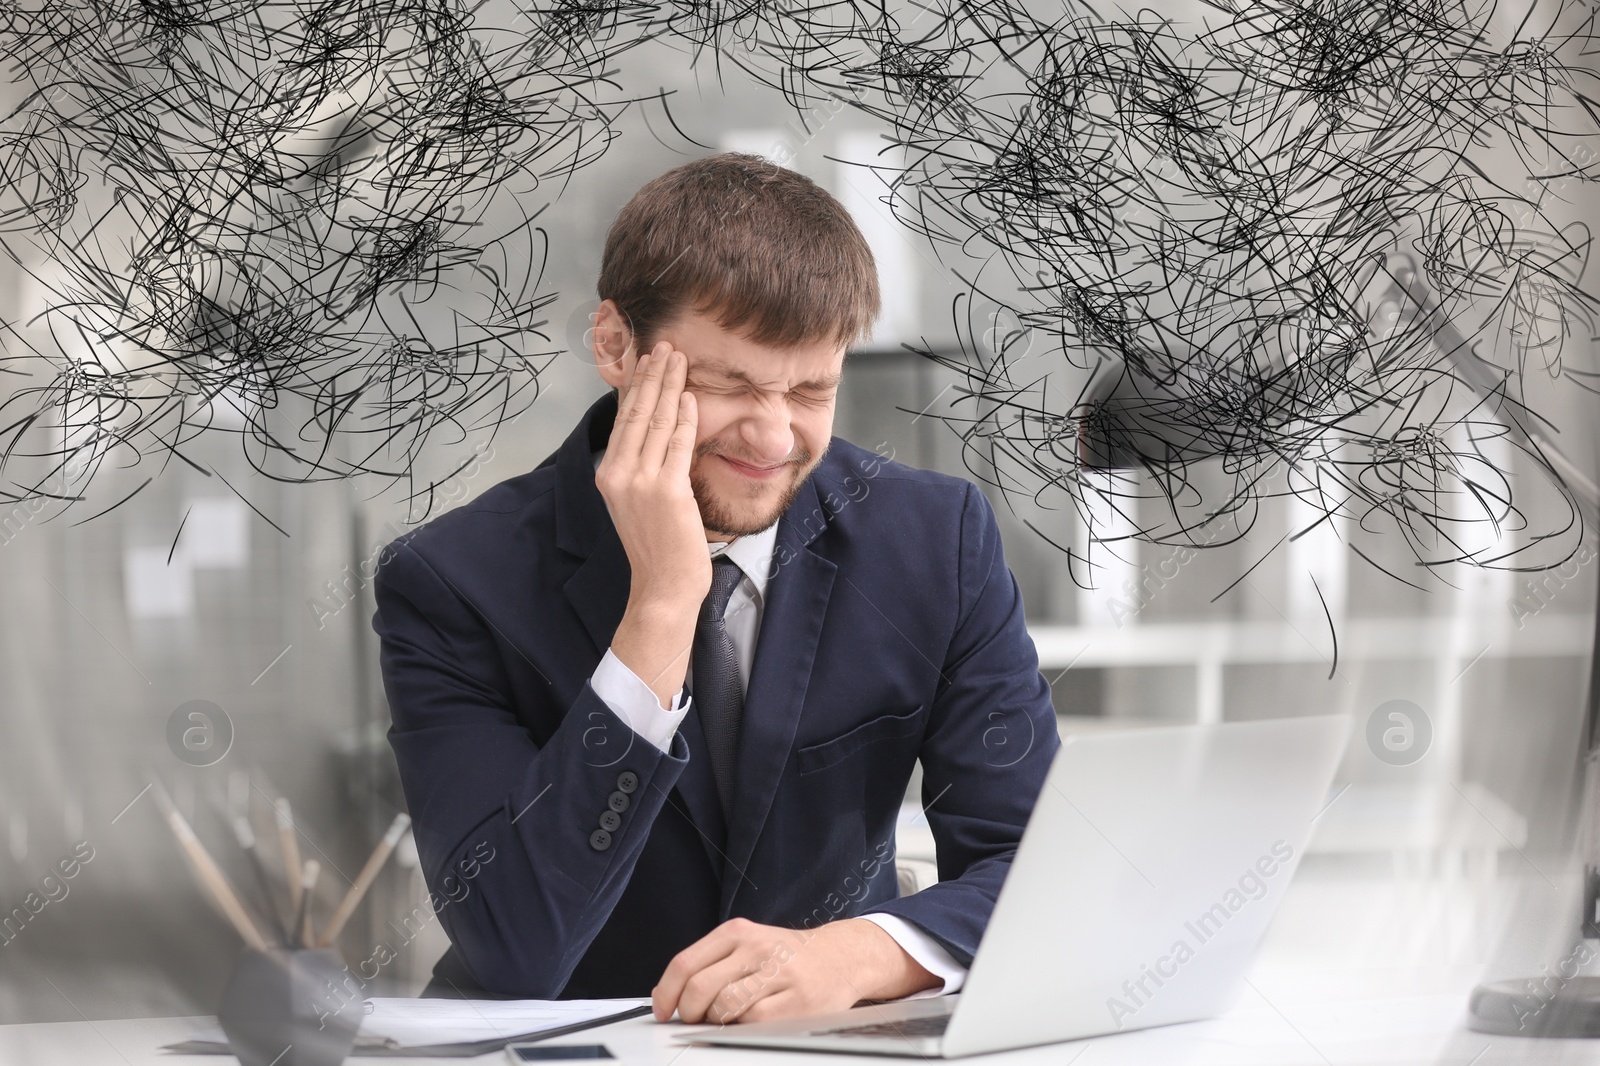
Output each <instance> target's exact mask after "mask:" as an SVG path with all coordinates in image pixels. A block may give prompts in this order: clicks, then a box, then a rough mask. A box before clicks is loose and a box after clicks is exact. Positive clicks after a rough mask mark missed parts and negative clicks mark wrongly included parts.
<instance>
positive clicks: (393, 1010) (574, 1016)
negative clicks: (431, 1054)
mask: <svg viewBox="0 0 1600 1066" xmlns="http://www.w3.org/2000/svg"><path fill="white" fill-rule="evenodd" d="M649 1002H650V1000H649V999H561V1000H547V999H467V1000H461V999H386V998H377V999H369V1000H367V1002H366V1007H367V1014H366V1016H365V1017H363V1018H362V1019H361V1033H360V1036H361V1039H362V1040H363V1041H365V1040H368V1039H380V1040H390V1041H393V1042H394V1044H395V1045H397V1046H400V1047H421V1046H425V1045H428V1044H463V1043H469V1042H472V1041H477V1040H493V1039H497V1038H501V1037H506V1038H509V1037H513V1036H518V1035H521V1034H523V1033H531V1032H535V1031H538V1030H544V1029H555V1028H558V1027H560V1026H563V1025H572V1024H574V1023H577V1022H586V1021H592V1020H594V1019H596V1018H604V1017H606V1016H607V1015H611V1014H617V1013H620V1012H622V1011H625V1010H627V1009H628V1008H630V1007H638V1006H643V1005H644V1004H647V1003H649Z"/></svg>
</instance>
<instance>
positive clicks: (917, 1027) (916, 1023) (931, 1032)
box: [812, 1014, 950, 1036]
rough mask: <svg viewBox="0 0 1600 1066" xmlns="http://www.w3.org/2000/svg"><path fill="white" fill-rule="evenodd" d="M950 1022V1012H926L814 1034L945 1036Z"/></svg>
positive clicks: (825, 1030) (814, 1034)
mask: <svg viewBox="0 0 1600 1066" xmlns="http://www.w3.org/2000/svg"><path fill="white" fill-rule="evenodd" d="M949 1024H950V1015H948V1014H924V1015H922V1016H921V1017H919V1018H908V1019H906V1020H905V1021H903V1022H874V1023H873V1024H872V1025H852V1026H850V1027H849V1028H847V1029H824V1030H822V1031H821V1032H819V1033H813V1034H812V1035H813V1036H943V1035H944V1030H945V1026H947V1025H949Z"/></svg>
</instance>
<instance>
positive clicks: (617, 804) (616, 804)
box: [606, 792, 629, 814]
mask: <svg viewBox="0 0 1600 1066" xmlns="http://www.w3.org/2000/svg"><path fill="white" fill-rule="evenodd" d="M628 802H629V801H628V794H627V793H626V792H613V793H611V795H609V796H607V797H606V806H607V807H610V808H611V809H612V810H614V811H616V812H617V813H618V814H621V813H622V812H623V811H625V810H627V809H628Z"/></svg>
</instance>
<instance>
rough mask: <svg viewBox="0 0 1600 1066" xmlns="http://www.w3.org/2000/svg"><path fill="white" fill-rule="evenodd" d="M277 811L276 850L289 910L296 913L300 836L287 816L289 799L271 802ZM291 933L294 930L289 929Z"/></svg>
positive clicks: (298, 894) (297, 905)
mask: <svg viewBox="0 0 1600 1066" xmlns="http://www.w3.org/2000/svg"><path fill="white" fill-rule="evenodd" d="M272 806H273V809H274V810H276V811H277V812H278V845H279V847H278V850H279V851H281V852H283V878H284V880H285V881H288V882H289V911H290V913H291V914H298V913H299V911H300V877H301V874H302V873H303V871H302V870H301V868H300V837H299V834H298V833H297V832H296V831H295V828H294V819H293V818H291V817H290V816H289V801H288V800H287V799H284V798H282V797H279V798H278V799H277V800H275V801H274V802H273V804H272ZM290 933H291V934H293V933H294V930H293V929H291V930H290Z"/></svg>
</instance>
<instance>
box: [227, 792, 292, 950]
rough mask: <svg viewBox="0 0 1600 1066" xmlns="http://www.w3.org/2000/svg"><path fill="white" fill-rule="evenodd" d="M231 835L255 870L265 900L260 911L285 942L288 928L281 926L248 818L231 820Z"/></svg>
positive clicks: (274, 898) (264, 866)
mask: <svg viewBox="0 0 1600 1066" xmlns="http://www.w3.org/2000/svg"><path fill="white" fill-rule="evenodd" d="M233 835H234V836H236V837H238V838H239V847H240V849H242V850H243V851H244V853H245V855H247V856H249V858H250V866H251V868H252V869H253V870H255V872H256V883H257V884H258V885H260V886H261V895H262V897H263V899H264V901H265V906H264V907H263V908H262V913H263V914H265V915H266V916H267V918H268V919H269V920H270V921H271V922H272V924H273V925H274V926H276V927H277V930H278V933H279V935H281V936H282V937H283V939H284V941H285V942H287V941H288V939H289V930H287V929H285V928H284V926H283V917H282V915H280V914H279V913H278V900H277V896H276V895H275V894H274V893H273V891H272V878H271V877H270V876H268V874H267V867H266V865H265V864H264V863H262V861H261V852H260V851H258V850H256V834H255V830H253V829H251V828H250V819H248V818H246V817H245V816H244V815H242V814H241V815H240V816H239V817H237V818H235V819H234V820H233Z"/></svg>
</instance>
